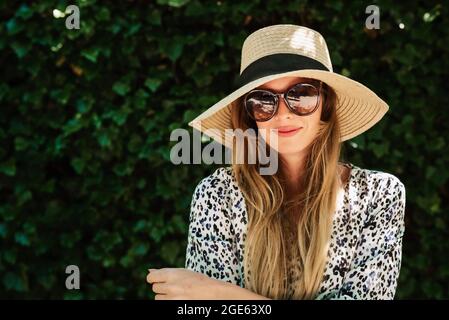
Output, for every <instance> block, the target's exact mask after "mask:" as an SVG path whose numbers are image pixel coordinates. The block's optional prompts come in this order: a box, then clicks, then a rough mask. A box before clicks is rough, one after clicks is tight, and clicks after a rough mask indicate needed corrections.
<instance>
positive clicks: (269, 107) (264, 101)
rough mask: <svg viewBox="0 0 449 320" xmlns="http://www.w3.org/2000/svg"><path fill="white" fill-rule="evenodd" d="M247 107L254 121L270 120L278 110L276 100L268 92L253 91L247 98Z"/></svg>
mask: <svg viewBox="0 0 449 320" xmlns="http://www.w3.org/2000/svg"><path fill="white" fill-rule="evenodd" d="M245 106H246V110H247V111H248V113H249V114H250V116H251V117H252V118H253V119H254V120H256V121H264V120H268V119H269V118H271V116H272V115H273V113H274V111H275V109H276V98H275V96H274V95H272V94H270V93H268V92H263V91H253V92H250V93H249V94H248V95H247V96H246V99H245Z"/></svg>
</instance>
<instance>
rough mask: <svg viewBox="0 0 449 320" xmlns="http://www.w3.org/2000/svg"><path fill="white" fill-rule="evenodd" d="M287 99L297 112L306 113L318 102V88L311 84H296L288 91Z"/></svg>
mask: <svg viewBox="0 0 449 320" xmlns="http://www.w3.org/2000/svg"><path fill="white" fill-rule="evenodd" d="M287 100H288V102H289V104H290V106H291V107H292V108H293V109H295V110H296V112H297V113H298V114H307V113H309V112H311V111H313V110H314V109H315V107H316V106H317V104H318V89H317V87H315V86H314V85H311V84H306V83H300V84H297V85H296V86H294V87H293V88H292V89H290V90H289V91H288V93H287Z"/></svg>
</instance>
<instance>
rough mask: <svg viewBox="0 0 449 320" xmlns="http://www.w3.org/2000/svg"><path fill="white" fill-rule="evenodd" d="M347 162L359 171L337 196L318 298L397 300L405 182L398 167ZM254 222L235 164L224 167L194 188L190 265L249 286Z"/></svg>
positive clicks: (197, 269) (196, 269)
mask: <svg viewBox="0 0 449 320" xmlns="http://www.w3.org/2000/svg"><path fill="white" fill-rule="evenodd" d="M345 165H346V166H347V167H349V168H351V171H350V174H349V180H348V182H347V184H346V185H345V188H344V192H341V193H340V194H339V196H338V197H337V209H336V211H335V214H334V216H333V224H332V233H331V238H330V243H329V250H328V254H327V258H328V259H327V262H326V266H325V269H324V274H323V278H322V281H321V285H320V289H319V291H318V294H317V296H316V299H393V298H394V295H395V291H396V287H397V279H398V276H399V271H400V267H401V255H402V237H403V235H404V229H405V226H404V211H405V202H406V194H405V187H404V185H403V183H402V182H401V181H400V180H399V179H398V178H397V177H396V176H394V175H392V174H390V173H385V172H381V171H376V170H369V169H362V168H360V167H358V166H355V165H353V164H352V163H346V164H345ZM247 222H248V216H247V211H246V203H245V199H244V197H243V194H242V192H241V190H240V189H239V186H238V184H237V181H236V179H235V177H234V175H233V171H232V167H230V166H229V167H221V168H218V169H216V170H215V171H214V172H213V173H212V174H210V175H209V176H207V177H205V178H204V179H202V180H201V181H200V182H199V183H198V185H197V186H196V188H195V191H194V193H193V197H192V202H191V208H190V219H189V231H188V242H187V249H186V260H185V268H186V269H190V270H193V271H197V272H201V273H203V274H206V275H207V276H209V277H212V278H215V279H218V280H223V281H227V282H230V283H234V284H236V285H239V286H241V287H245V283H244V277H243V274H244V273H243V249H244V240H245V238H246V232H247ZM291 270H293V269H291ZM289 277H290V278H291V279H294V278H295V274H294V273H293V272H290V276H289ZM290 285H291V286H292V285H294V281H292V282H291V283H290ZM291 290H292V289H291V288H290V291H291Z"/></svg>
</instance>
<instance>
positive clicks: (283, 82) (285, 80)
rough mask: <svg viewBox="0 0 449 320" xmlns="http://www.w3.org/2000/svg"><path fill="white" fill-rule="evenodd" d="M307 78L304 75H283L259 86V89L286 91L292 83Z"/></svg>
mask: <svg viewBox="0 0 449 320" xmlns="http://www.w3.org/2000/svg"><path fill="white" fill-rule="evenodd" d="M302 80H305V78H302V77H282V78H279V79H274V80H271V81H269V82H265V83H264V84H262V85H260V86H258V87H257V89H270V90H273V91H279V92H282V91H285V90H286V89H288V88H290V87H291V86H292V85H294V84H296V83H298V82H301V81H302Z"/></svg>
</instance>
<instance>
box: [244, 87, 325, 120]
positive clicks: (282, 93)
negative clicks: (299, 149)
mask: <svg viewBox="0 0 449 320" xmlns="http://www.w3.org/2000/svg"><path fill="white" fill-rule="evenodd" d="M317 81H318V82H319V88H317V86H315V85H314V84H312V83H310V82H298V83H295V84H294V85H292V86H291V87H290V88H288V89H287V90H286V91H284V92H280V93H276V92H273V91H271V90H268V89H254V90H251V91H249V92H248V93H246V94H245V95H244V97H243V104H244V106H245V110H246V112H247V113H248V115H249V116H250V118H251V119H253V120H254V121H257V122H265V121H268V120H271V119H272V118H273V117H274V116H275V115H276V114H277V112H278V110H279V97H282V98H283V99H284V102H285V105H286V106H287V108H288V109H289V110H290V111H291V112H293V113H294V114H296V115H298V116H308V115H310V114H312V113H314V112H315V111H316V110H317V109H318V106H319V105H320V101H321V89H322V85H323V82H322V81H319V80H317ZM298 85H308V86H312V87H314V88H315V89H316V90H317V91H318V99H317V103H316V105H315V107H314V108H313V110H311V111H309V112H307V113H298V112H296V109H295V108H293V107H292V106H290V103H289V102H288V99H287V95H288V93H289V92H290V90H292V89H293V88H295V87H296V86H298ZM254 92H263V93H267V94H270V95H271V96H273V97H274V102H275V105H274V111H273V114H272V115H271V116H270V117H269V118H268V119H264V120H256V119H254V116H253V114H252V112H250V110H249V108H248V106H247V104H246V101H247V99H246V98H247V97H248V95H249V94H251V93H254Z"/></svg>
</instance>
